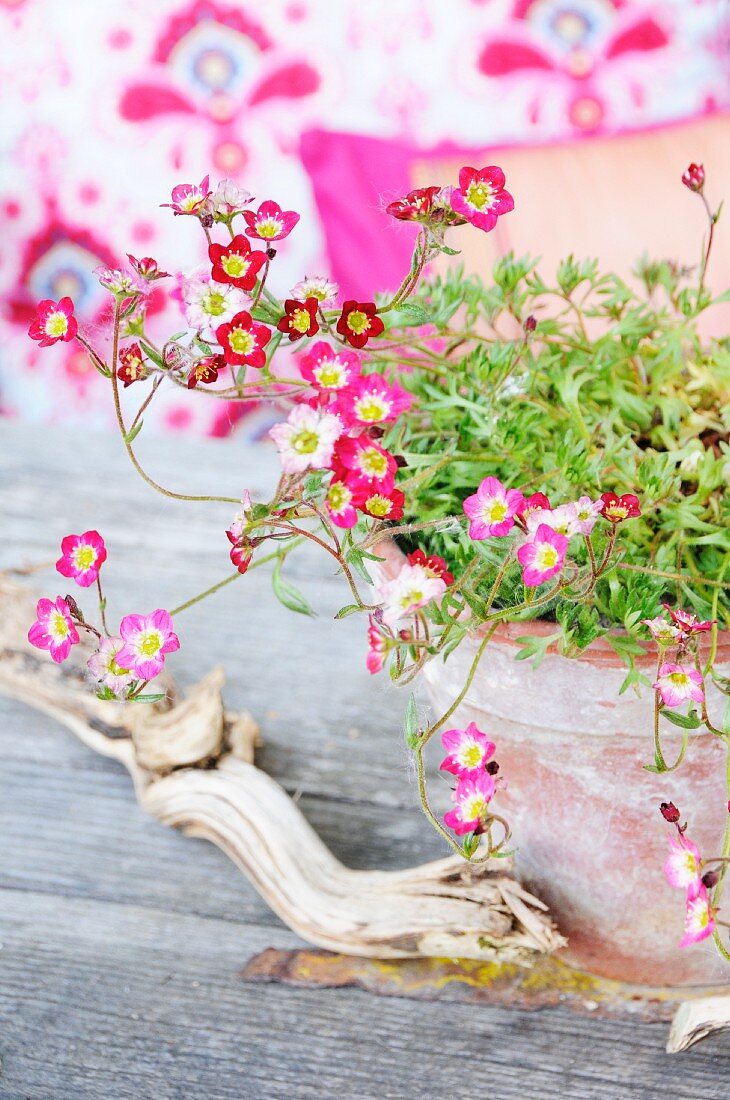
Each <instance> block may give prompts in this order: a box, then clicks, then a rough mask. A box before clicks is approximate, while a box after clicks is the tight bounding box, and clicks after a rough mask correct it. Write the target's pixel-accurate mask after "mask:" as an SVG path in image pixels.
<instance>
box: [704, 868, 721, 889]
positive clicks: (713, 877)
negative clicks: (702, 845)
mask: <svg viewBox="0 0 730 1100" xmlns="http://www.w3.org/2000/svg"><path fill="white" fill-rule="evenodd" d="M719 881H720V876H719V874H718V873H717V871H705V873H704V875H703V876H702V885H703V886H705V887H706V888H707V889H708V890H711V889H712V887H713V886H717V884H718V882H719Z"/></svg>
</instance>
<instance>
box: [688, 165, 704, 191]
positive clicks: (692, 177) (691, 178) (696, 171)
mask: <svg viewBox="0 0 730 1100" xmlns="http://www.w3.org/2000/svg"><path fill="white" fill-rule="evenodd" d="M682 183H683V184H684V186H685V187H688V188H689V189H690V191H701V190H702V188H703V187H704V186H705V169H704V166H703V165H702V164H694V162H693V163H692V164H690V166H689V168H687V169H686V170H685V172H684V173H683V175H682Z"/></svg>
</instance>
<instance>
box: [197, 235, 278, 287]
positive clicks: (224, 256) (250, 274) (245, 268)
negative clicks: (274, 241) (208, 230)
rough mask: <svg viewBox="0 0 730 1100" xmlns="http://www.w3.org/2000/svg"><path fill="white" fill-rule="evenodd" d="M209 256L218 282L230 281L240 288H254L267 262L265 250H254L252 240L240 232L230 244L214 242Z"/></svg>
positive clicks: (213, 273)
mask: <svg viewBox="0 0 730 1100" xmlns="http://www.w3.org/2000/svg"><path fill="white" fill-rule="evenodd" d="M208 256H209V258H210V262H211V263H212V265H213V270H212V272H211V276H212V278H213V279H214V280H215V282H216V283H229V284H230V285H231V286H237V287H238V288H239V289H240V290H253V288H254V284H255V283H256V277H257V276H258V273H259V271H260V270H261V268H262V267H263V266H264V264H265V263H266V253H265V252H254V251H252V249H251V242H250V241H249V240H248V239H247V238H246V237H244V236H243V234H242V233H239V234H238V235H237V236H235V237H234V238H233V240H232V241H231V242H230V243H229V244H225V245H224V244H212V245H210V247H209V248H208Z"/></svg>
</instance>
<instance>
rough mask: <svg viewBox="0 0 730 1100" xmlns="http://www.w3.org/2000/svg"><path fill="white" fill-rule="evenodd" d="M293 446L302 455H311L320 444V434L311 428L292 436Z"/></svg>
mask: <svg viewBox="0 0 730 1100" xmlns="http://www.w3.org/2000/svg"><path fill="white" fill-rule="evenodd" d="M291 446H292V448H293V449H294V450H295V451H296V452H297V454H300V455H311V454H314V452H315V451H316V450H317V447H318V446H319V436H318V435H317V433H316V432H313V431H311V430H310V429H309V428H304V430H303V431H301V432H297V434H296V435H293V436H292V437H291Z"/></svg>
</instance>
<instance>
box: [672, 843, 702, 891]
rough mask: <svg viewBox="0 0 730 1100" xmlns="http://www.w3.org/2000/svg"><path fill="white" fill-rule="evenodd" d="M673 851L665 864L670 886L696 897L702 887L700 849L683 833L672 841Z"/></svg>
mask: <svg viewBox="0 0 730 1100" xmlns="http://www.w3.org/2000/svg"><path fill="white" fill-rule="evenodd" d="M670 844H671V846H672V850H671V852H670V854H669V855H668V856H667V859H666V861H665V863H664V874H665V875H666V879H667V882H668V883H669V885H670V886H676V887H677V888H678V889H680V890H687V891H688V892H689V893H690V894H691V896H692V897H694V896H695V895H696V894H697V893H698V891H699V889H700V887H701V886H702V872H701V870H700V863H701V861H700V853H699V849H698V848H697V846H696V845H695V844H693V843H692V841H691V840H688V839H687V837H685V836H684V835H683V834H682V833H680V834H679V837H678V838H676V839H675V837H672V838H671V840H670Z"/></svg>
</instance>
